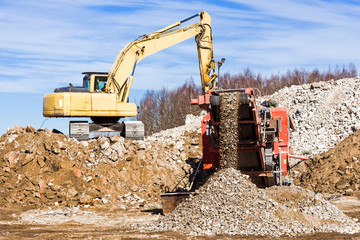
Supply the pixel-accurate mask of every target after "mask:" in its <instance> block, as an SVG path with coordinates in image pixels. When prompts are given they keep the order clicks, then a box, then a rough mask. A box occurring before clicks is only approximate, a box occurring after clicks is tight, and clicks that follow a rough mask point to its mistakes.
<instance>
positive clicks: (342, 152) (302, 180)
mask: <svg viewBox="0 0 360 240" xmlns="http://www.w3.org/2000/svg"><path fill="white" fill-rule="evenodd" d="M300 171H301V174H299V176H297V177H296V178H295V184H297V185H300V186H302V187H304V188H307V189H309V190H312V191H314V192H320V193H328V194H334V193H339V194H347V195H352V194H353V193H354V192H356V191H358V190H360V131H356V132H354V133H353V134H352V135H350V136H349V137H347V138H346V139H344V140H343V141H342V142H340V143H339V144H338V145H337V146H335V147H334V148H332V149H330V150H329V151H327V152H325V153H322V154H319V155H315V156H314V157H312V158H311V159H310V160H309V161H306V162H305V164H304V166H303V169H301V170H300Z"/></svg>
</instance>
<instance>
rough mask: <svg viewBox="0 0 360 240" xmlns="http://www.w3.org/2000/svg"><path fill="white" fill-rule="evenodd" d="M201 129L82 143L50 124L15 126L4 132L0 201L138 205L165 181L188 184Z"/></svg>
mask: <svg viewBox="0 0 360 240" xmlns="http://www.w3.org/2000/svg"><path fill="white" fill-rule="evenodd" d="M194 136H198V133H197V132H186V131H185V132H184V136H183V138H181V139H177V140H171V139H168V141H159V139H158V138H152V139H151V140H145V141H130V140H126V139H124V138H122V137H119V136H111V137H109V138H99V139H97V140H90V141H84V142H78V141H77V140H75V139H73V138H68V137H67V136H65V135H63V134H59V133H53V132H52V131H50V130H48V129H45V130H42V129H39V130H35V129H34V128H32V127H30V126H28V127H26V128H22V127H18V126H16V127H14V128H12V129H9V130H8V131H7V133H5V134H4V135H3V136H1V137H0V169H1V170H2V171H1V172H0V182H1V184H2V187H1V188H0V206H1V207H10V206H12V205H14V204H15V205H20V206H44V205H47V206H54V205H59V206H78V205H92V204H95V205H96V204H106V203H117V204H118V205H119V204H123V205H124V206H134V207H139V206H142V205H145V204H148V203H153V202H155V201H157V200H158V198H159V195H160V193H161V192H163V191H164V190H163V189H164V188H165V186H168V187H169V189H171V190H172V189H175V188H177V187H186V185H187V184H188V181H189V179H190V178H189V177H190V174H191V173H192V169H193V166H194V165H195V162H196V161H197V160H198V159H199V158H200V157H201V155H200V154H201V153H200V147H199V146H197V145H198V144H199V141H198V140H196V139H199V138H196V137H195V138H194Z"/></svg>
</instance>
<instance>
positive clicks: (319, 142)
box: [258, 77, 360, 155]
mask: <svg viewBox="0 0 360 240" xmlns="http://www.w3.org/2000/svg"><path fill="white" fill-rule="evenodd" d="M263 99H273V100H275V101H277V102H278V103H279V104H280V105H282V106H285V107H287V108H288V111H289V113H290V114H291V115H292V116H293V118H294V121H295V126H296V128H297V131H296V132H293V143H294V144H293V149H294V154H298V155H315V154H318V153H321V152H324V151H327V150H329V149H330V148H332V147H334V146H335V145H336V144H338V143H339V142H340V141H341V140H343V139H345V138H346V137H348V136H349V135H350V134H351V133H353V132H354V131H356V130H359V129H360V77H356V78H345V79H340V80H337V81H334V80H332V81H328V82H315V83H311V84H305V85H299V86H295V85H294V86H291V87H286V88H283V89H281V90H279V91H278V92H276V93H274V94H273V95H271V96H265V97H260V98H258V100H259V101H258V104H260V102H261V101H262V100H263Z"/></svg>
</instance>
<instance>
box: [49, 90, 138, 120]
mask: <svg viewBox="0 0 360 240" xmlns="http://www.w3.org/2000/svg"><path fill="white" fill-rule="evenodd" d="M43 115H44V117H134V116H136V115H137V106H136V104H135V103H122V102H117V101H116V94H115V93H106V94H104V93H82V92H60V93H50V94H46V95H45V97H44V102H43Z"/></svg>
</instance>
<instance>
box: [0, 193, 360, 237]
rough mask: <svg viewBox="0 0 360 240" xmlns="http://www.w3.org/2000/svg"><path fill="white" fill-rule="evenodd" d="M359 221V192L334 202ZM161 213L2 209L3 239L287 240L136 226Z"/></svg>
mask: <svg viewBox="0 0 360 240" xmlns="http://www.w3.org/2000/svg"><path fill="white" fill-rule="evenodd" d="M331 202H332V203H334V204H335V205H336V206H337V207H338V208H339V209H341V210H342V211H343V212H344V213H346V214H347V215H348V216H351V217H354V218H358V219H360V192H357V193H356V194H354V195H352V196H340V197H338V198H334V199H332V200H331ZM160 212H161V210H160V209H148V210H146V209H144V210H131V211H124V210H122V209H117V208H111V207H90V208H58V209H43V210H39V209H29V208H20V207H19V208H17V209H14V208H13V209H11V210H10V209H4V208H2V209H0V239H239V238H240V239H284V237H282V238H268V237H261V236H253V237H252V236H246V237H241V236H204V237H199V236H197V237H192V236H184V234H182V233H181V232H141V231H139V230H137V229H136V227H135V228H134V226H136V224H139V223H140V224H141V223H149V222H151V221H154V220H156V219H158V218H160V217H161V215H160ZM291 239H360V234H355V235H343V234H332V233H331V234H329V233H326V234H312V235H302V236H298V237H296V238H291Z"/></svg>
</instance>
